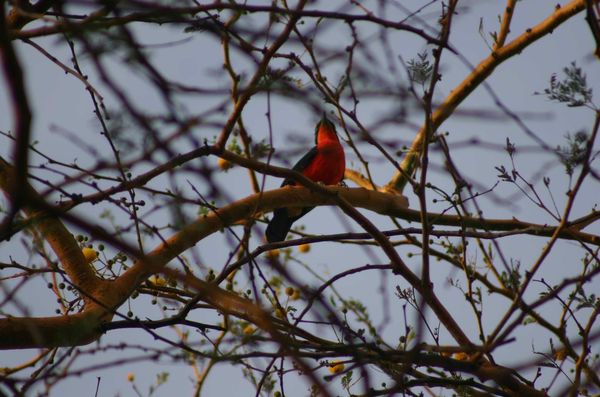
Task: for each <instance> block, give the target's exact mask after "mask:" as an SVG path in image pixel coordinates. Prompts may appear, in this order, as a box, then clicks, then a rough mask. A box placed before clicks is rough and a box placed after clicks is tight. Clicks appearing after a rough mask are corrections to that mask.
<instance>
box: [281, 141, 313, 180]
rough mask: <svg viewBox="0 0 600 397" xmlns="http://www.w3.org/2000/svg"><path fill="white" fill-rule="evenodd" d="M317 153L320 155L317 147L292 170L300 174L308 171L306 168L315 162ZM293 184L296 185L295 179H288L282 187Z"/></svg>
mask: <svg viewBox="0 0 600 397" xmlns="http://www.w3.org/2000/svg"><path fill="white" fill-rule="evenodd" d="M317 153H319V149H317V147H316V146H315V147H313V148H312V149H310V150H309V151H308V152H307V153H306V154H305V155H304V156H302V158H301V159H300V160H298V162H297V163H296V165H294V167H293V168H292V169H293V170H294V171H298V172H302V171H304V170H305V169H306V167H308V165H309V164H310V162H311V161H313V159H314V158H315V157H316V156H317ZM293 183H294V180H293V179H290V178H286V179H284V181H283V182H282V183H281V187H283V186H285V185H291V184H293Z"/></svg>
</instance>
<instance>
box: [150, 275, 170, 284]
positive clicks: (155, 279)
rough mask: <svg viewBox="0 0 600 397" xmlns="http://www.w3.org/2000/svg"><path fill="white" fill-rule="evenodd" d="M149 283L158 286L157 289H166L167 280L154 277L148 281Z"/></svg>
mask: <svg viewBox="0 0 600 397" xmlns="http://www.w3.org/2000/svg"><path fill="white" fill-rule="evenodd" d="M148 281H150V282H151V283H152V284H154V285H156V286H157V287H164V286H165V285H166V284H167V280H165V279H164V278H162V277H159V276H152V277H150V278H149V279H148Z"/></svg>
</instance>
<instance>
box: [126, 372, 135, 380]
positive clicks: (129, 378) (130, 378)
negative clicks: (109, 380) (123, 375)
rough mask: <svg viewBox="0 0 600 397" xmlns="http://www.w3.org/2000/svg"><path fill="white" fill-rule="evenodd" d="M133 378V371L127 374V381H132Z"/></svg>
mask: <svg viewBox="0 0 600 397" xmlns="http://www.w3.org/2000/svg"><path fill="white" fill-rule="evenodd" d="M134 380H135V375H134V374H133V372H130V373H128V374H127V382H133V381H134Z"/></svg>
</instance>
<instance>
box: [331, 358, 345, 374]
mask: <svg viewBox="0 0 600 397" xmlns="http://www.w3.org/2000/svg"><path fill="white" fill-rule="evenodd" d="M344 368H346V367H345V366H344V364H342V361H341V360H333V361H331V364H329V367H328V369H329V372H331V373H332V374H339V373H340V372H342V371H343V370H344Z"/></svg>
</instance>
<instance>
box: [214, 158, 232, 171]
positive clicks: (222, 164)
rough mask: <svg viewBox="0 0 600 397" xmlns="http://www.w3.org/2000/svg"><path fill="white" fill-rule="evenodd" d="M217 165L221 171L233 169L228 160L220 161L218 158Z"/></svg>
mask: <svg viewBox="0 0 600 397" xmlns="http://www.w3.org/2000/svg"><path fill="white" fill-rule="evenodd" d="M217 165H218V166H219V168H220V169H221V170H223V171H227V170H228V169H230V168H231V167H233V164H231V163H230V162H229V161H228V160H225V159H222V158H220V157H219V159H218V160H217Z"/></svg>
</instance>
